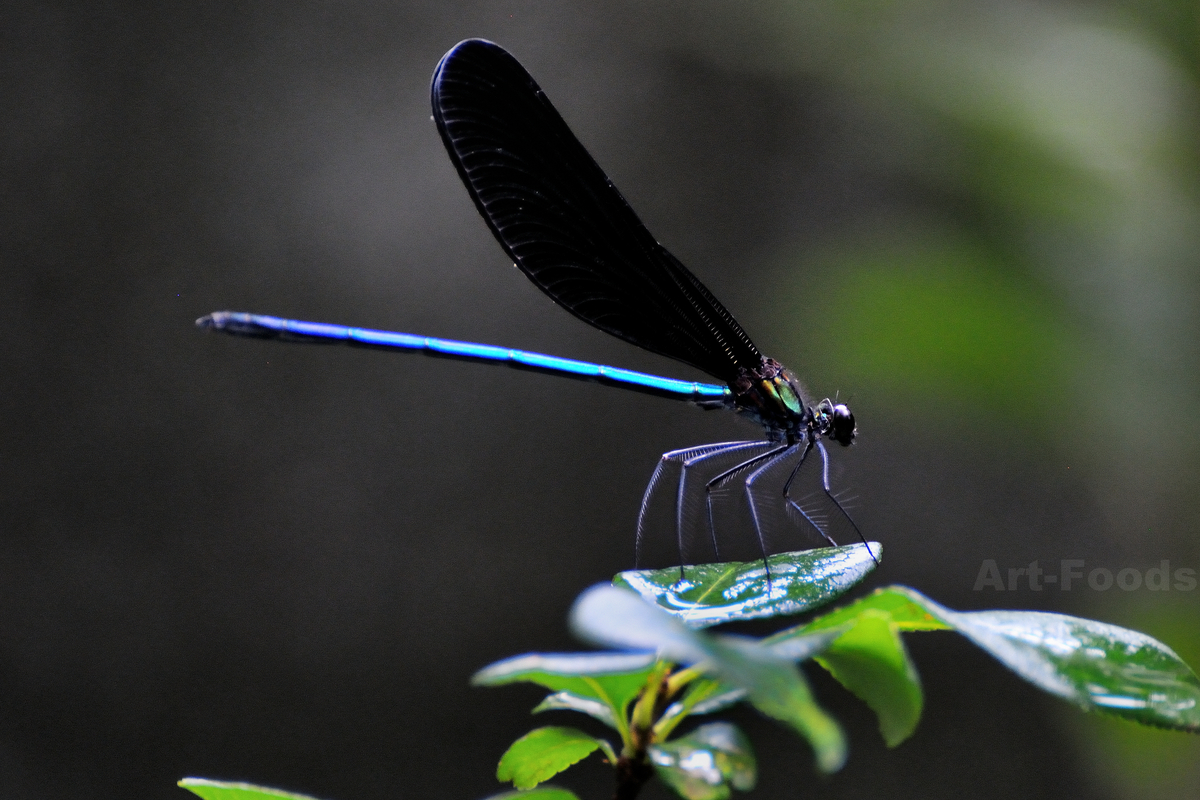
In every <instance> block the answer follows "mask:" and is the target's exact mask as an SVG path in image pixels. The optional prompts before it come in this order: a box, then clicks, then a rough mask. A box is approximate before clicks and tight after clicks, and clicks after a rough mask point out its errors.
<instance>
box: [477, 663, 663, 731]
mask: <svg viewBox="0 0 1200 800" xmlns="http://www.w3.org/2000/svg"><path fill="white" fill-rule="evenodd" d="M653 663H654V655H653V654H652V653H641V654H639V653H557V654H552V653H531V654H529V655H523V656H516V657H515V658H508V659H505V660H504V661H497V662H496V663H495V664H492V665H490V666H488V667H484V668H483V669H481V670H480V671H479V672H477V673H475V675H474V677H472V678H471V683H472V684H474V685H476V686H499V685H502V684H506V683H521V682H524V683H536V684H537V685H539V686H544V687H545V688H547V689H551V690H553V691H555V692H566V693H568V694H570V695H571V696H573V697H576V698H580V699H581V700H593V701H597V702H599V703H602V704H603V705H605V706H607V707H608V709H609V710H610V712H611V714H610V715H608V716H606V717H605V718H603V719H602V718H601V717H600V716H597V715H596V714H592V716H595V717H596V718H597V719H601V721H603V722H605V724H610V725H613V726H614V727H616V728H617V730H622V731H623V729H624V719H625V711H626V708H627V707H628V705H629V702H630V701H631V700H633V698H635V697H637V695H638V692H640V691H641V689H642V686H643V685H644V684H645V683H646V678H647V676H649V674H650V669H651V665H653ZM543 702H544V701H543ZM589 708H592V707H590V706H589ZM538 710H545V709H543V708H542V707H541V706H539V707H538ZM575 710H578V711H583V710H584V709H583V708H582V707H580V708H577V709H575ZM584 713H591V712H590V711H584Z"/></svg>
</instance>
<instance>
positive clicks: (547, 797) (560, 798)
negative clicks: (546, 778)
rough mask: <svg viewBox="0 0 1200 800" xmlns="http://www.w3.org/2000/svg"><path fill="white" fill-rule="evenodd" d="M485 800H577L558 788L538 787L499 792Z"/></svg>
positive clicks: (569, 792) (572, 794)
mask: <svg viewBox="0 0 1200 800" xmlns="http://www.w3.org/2000/svg"><path fill="white" fill-rule="evenodd" d="M486 800H579V798H578V797H577V796H576V795H575V793H574V792H572V791H568V790H567V789H563V788H561V787H559V786H539V787H537V788H536V789H525V790H524V791H522V790H520V789H518V790H517V791H515V792H501V793H500V794H494V795H492V796H491V797H488V798H486Z"/></svg>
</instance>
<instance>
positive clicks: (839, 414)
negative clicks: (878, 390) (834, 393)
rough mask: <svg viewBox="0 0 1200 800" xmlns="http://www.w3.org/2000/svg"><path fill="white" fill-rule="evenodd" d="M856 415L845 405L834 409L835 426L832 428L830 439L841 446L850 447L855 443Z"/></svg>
mask: <svg viewBox="0 0 1200 800" xmlns="http://www.w3.org/2000/svg"><path fill="white" fill-rule="evenodd" d="M854 433H855V427H854V415H853V414H851V413H850V409H849V408H847V407H846V406H844V405H836V406H834V407H833V425H831V426H830V431H829V438H830V439H833V440H834V441H835V442H837V443H838V444H840V445H843V446H845V445H849V444H850V443H851V442H853V441H854Z"/></svg>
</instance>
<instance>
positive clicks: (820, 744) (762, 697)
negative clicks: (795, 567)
mask: <svg viewBox="0 0 1200 800" xmlns="http://www.w3.org/2000/svg"><path fill="white" fill-rule="evenodd" d="M571 627H572V629H573V630H574V631H575V633H576V634H577V635H578V636H580V637H582V638H584V639H587V640H589V641H592V642H594V643H596V644H600V645H607V646H611V647H627V648H630V649H635V648H636V649H653V650H655V651H656V652H657V653H658V654H659V656H660V657H661V658H662V659H664V660H666V661H670V662H673V663H677V664H687V665H691V666H692V667H693V668H694V669H696V670H697V671H698V672H702V673H704V674H707V675H710V676H713V677H716V678H718V679H720V680H721V681H722V682H724V683H727V684H730V685H731V688H741V689H745V690H746V691H747V693H748V695H749V700H750V702H751V703H752V704H753V705H754V707H755V708H757V709H758V710H759V711H761V712H763V713H764V714H766V715H767V716H769V717H773V718H775V719H777V720H779V721H781V722H784V723H786V724H788V725H790V726H791V727H792V728H793V729H795V730H796V731H797V732H798V733H800V734H801V735H802V736H804V737H805V738H806V739H808V741H809V743H810V744H811V745H812V746H813V750H814V751H816V755H817V766H818V768H819V769H821V770H822V771H824V772H832V771H834V770H837V769H839V768H840V767H841V766H842V764H843V763H844V761H845V757H846V743H845V739H844V738H843V737H842V732H841V729H840V728H839V727H838V726H837V723H836V722H834V721H833V720H832V719H831V718H830V717H829V716H828V715H826V714H825V712H824V711H822V710H821V709H820V708H819V707H818V706H817V704H816V703H815V701H814V700H813V698H812V694H811V693H810V692H809V690H808V684H807V683H806V682H805V680H804V678H803V676H801V674H800V672H799V670H798V669H797V668H796V666H795V665H794V664H793V663H791V661H790V660H788V659H786V658H781V657H779V656H777V655H775V654H774V653H772V652H771V650H770V649H768V648H767V647H764V646H762V645H761V644H759V643H758V642H756V641H754V640H751V639H747V638H745V637H734V636H713V635H709V634H706V633H701V632H700V631H695V630H692V629H690V628H688V627H687V626H686V625H684V624H683V622H682V621H680V620H679V619H677V618H676V617H673V616H672V615H670V614H668V613H667V612H665V611H663V610H662V609H660V608H657V607H655V606H652V605H650V604H649V603H647V602H645V601H643V600H642V599H640V598H639V597H638V596H637V595H635V594H633V593H632V592H629V591H626V590H624V589H618V588H616V587H614V586H594V587H592V588H591V589H589V590H587V591H586V592H584V593H583V594H582V595H580V596H579V599H578V600H576V601H575V606H574V607H573V608H572V609H571Z"/></svg>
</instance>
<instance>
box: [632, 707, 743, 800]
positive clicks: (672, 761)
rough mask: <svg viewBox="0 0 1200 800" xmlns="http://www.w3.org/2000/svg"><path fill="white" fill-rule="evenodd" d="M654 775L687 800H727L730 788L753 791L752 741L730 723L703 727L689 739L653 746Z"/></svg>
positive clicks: (651, 751) (689, 736) (685, 737)
mask: <svg viewBox="0 0 1200 800" xmlns="http://www.w3.org/2000/svg"><path fill="white" fill-rule="evenodd" d="M650 763H652V764H653V765H654V770H655V774H657V775H658V777H659V778H661V779H662V780H663V782H665V783H666V784H667V785H668V786H670V787H671V788H672V789H674V790H675V791H676V792H677V793H678V794H679V795H680V796H681V797H685V798H687V800H725V798H727V797H729V795H730V787H733V788H734V789H737V790H739V791H743V792H745V791H749V790H750V789H753V788H754V784H755V782H756V780H757V777H758V776H757V768H756V766H755V761H754V751H753V750H751V748H750V741H749V740H748V739H747V738H746V735H745V734H743V733H742V732H741V731H740V730H739V729H738V728H737V727H736V726H734V725H731V724H729V723H728V722H714V723H711V724H708V725H701V726H700V727H699V728H697V729H696V730H694V731H692V732H691V733H689V734H688V735H686V736H682V737H680V738H678V739H673V740H671V741H668V742H662V743H660V744H657V745H653V746H651V747H650Z"/></svg>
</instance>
